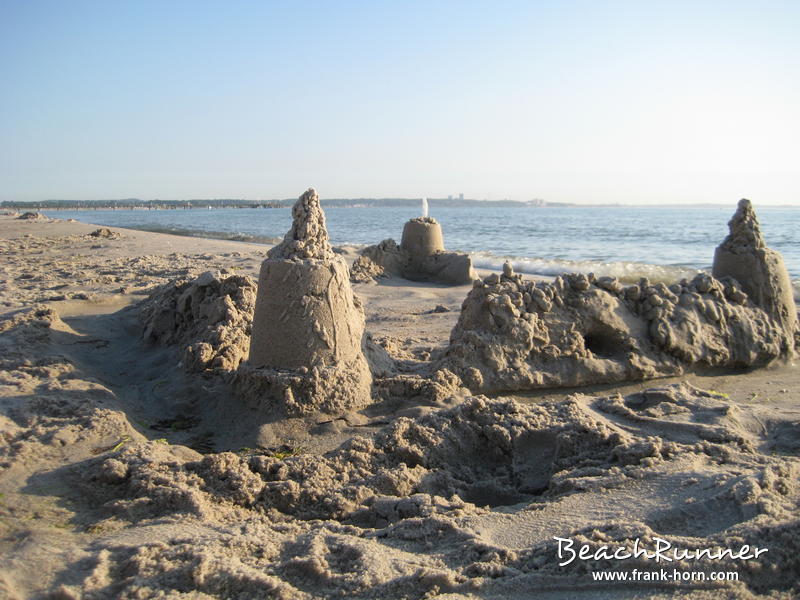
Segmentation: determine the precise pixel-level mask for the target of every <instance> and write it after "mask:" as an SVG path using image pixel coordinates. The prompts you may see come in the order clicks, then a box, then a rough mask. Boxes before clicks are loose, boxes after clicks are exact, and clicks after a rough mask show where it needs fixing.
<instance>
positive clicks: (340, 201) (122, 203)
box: [0, 198, 800, 211]
mask: <svg viewBox="0 0 800 600" xmlns="http://www.w3.org/2000/svg"><path fill="white" fill-rule="evenodd" d="M428 202H429V204H430V205H431V206H432V207H439V208H496V207H510V208H681V209H692V208H700V209H708V208H720V209H728V208H730V207H731V206H732V205H733V202H731V203H724V204H722V203H721V204H715V203H703V204H678V203H673V204H620V203H609V204H576V203H568V202H546V201H544V200H528V201H518V200H474V199H466V198H465V199H463V200H462V199H447V198H428ZM293 203H294V199H282V200H244V199H215V200H139V199H136V198H131V199H122V200H42V201H26V202H15V201H8V200H7V201H3V202H0V209H5V210H22V211H25V210H190V209H192V210H193V209H209V208H211V209H218V208H245V209H253V208H288V207H290V206H291V205H292V204H293ZM419 203H420V199H419V198H331V199H328V200H322V205H323V206H324V207H327V208H398V207H418V206H419ZM759 206H760V208H784V209H797V208H800V206H795V205H789V204H775V205H771V204H761V205H759Z"/></svg>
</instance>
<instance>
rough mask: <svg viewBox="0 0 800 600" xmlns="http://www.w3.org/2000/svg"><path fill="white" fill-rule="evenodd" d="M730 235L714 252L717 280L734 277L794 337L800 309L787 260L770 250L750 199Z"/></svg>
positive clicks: (744, 202)
mask: <svg viewBox="0 0 800 600" xmlns="http://www.w3.org/2000/svg"><path fill="white" fill-rule="evenodd" d="M728 227H729V228H730V233H729V234H728V237H726V238H725V240H724V241H723V242H722V243H721V244H720V245H719V246H717V249H716V251H715V253H714V267H713V274H714V277H716V278H718V279H722V278H723V277H732V278H734V279H735V280H736V281H738V282H739V284H740V285H741V286H742V290H744V292H745V293H746V294H747V295H748V296H749V297H750V299H751V300H752V301H753V303H754V304H756V305H757V306H759V307H761V308H762V309H764V311H766V312H767V314H769V315H771V316H772V317H773V318H774V319H776V320H777V321H778V322H779V323H780V324H781V325H782V326H783V328H784V330H785V331H786V332H787V334H788V335H789V336H790V338H793V337H794V332H795V328H796V327H797V308H796V306H795V303H794V294H793V293H792V284H791V280H790V279H789V273H788V272H787V270H786V265H785V264H784V262H783V257H782V256H781V255H780V254H779V253H778V252H776V251H774V250H770V249H769V248H767V245H766V243H765V242H764V236H762V235H761V228H760V227H759V224H758V218H757V217H756V213H755V211H754V210H753V205H752V204H751V203H750V201H749V200H747V199H742V200H740V201H739V207H738V209H737V210H736V213H735V214H734V215H733V218H732V219H731V220H730V221H729V223H728Z"/></svg>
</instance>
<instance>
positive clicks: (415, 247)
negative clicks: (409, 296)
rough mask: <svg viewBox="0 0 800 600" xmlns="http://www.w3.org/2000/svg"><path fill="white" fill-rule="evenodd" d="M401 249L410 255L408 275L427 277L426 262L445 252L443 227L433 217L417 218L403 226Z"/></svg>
mask: <svg viewBox="0 0 800 600" xmlns="http://www.w3.org/2000/svg"><path fill="white" fill-rule="evenodd" d="M400 248H401V250H404V251H405V252H407V253H408V258H409V261H408V266H407V269H408V274H409V275H412V278H413V275H414V274H417V277H424V276H425V274H426V273H425V271H426V269H425V262H426V261H427V260H428V259H429V258H430V257H431V256H433V255H434V254H436V253H437V252H444V238H443V237H442V226H441V225H439V223H438V222H437V221H436V219H434V218H432V217H417V218H416V219H411V220H410V221H408V222H407V223H406V224H405V225H404V226H403V237H402V238H401V239H400Z"/></svg>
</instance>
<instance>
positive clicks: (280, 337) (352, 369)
mask: <svg viewBox="0 0 800 600" xmlns="http://www.w3.org/2000/svg"><path fill="white" fill-rule="evenodd" d="M292 217H293V223H292V228H291V229H290V230H289V232H288V233H287V234H286V236H285V238H284V240H283V242H281V243H280V244H279V245H277V246H276V247H274V248H273V249H272V250H270V251H269V253H268V254H267V259H266V260H265V261H264V262H263V263H262V264H261V272H260V275H259V280H258V293H257V297H256V305H255V313H254V316H253V331H252V339H251V342H250V356H249V361H248V362H249V365H248V369H250V373H249V375H250V376H248V377H246V378H245V379H247V380H249V383H250V384H253V383H254V382H255V383H256V385H255V388H256V394H255V395H256V396H261V397H260V398H259V399H258V400H259V403H260V404H263V401H264V400H267V399H269V398H270V397H271V398H275V397H277V399H278V401H279V402H280V401H282V402H283V403H284V405H285V408H287V409H288V411H289V412H291V413H311V412H339V411H343V410H348V409H351V408H355V407H358V406H363V405H365V404H367V403H368V402H369V399H370V384H371V376H370V374H369V367H368V365H367V362H366V360H365V358H364V354H363V351H362V337H363V333H364V312H363V309H362V307H361V304H360V302H359V301H358V299H357V298H356V297H355V296H354V295H353V291H352V289H351V287H350V282H349V274H348V269H347V264H346V263H345V262H344V260H343V259H342V258H341V257H339V256H337V255H336V254H335V253H334V252H333V250H332V248H331V245H330V242H329V241H328V232H327V229H326V227H325V215H324V213H323V212H322V208H321V207H320V204H319V196H318V195H317V193H316V191H314V190H313V189H309V190H308V191H307V192H306V193H305V194H303V195H302V196H301V197H300V199H299V200H298V201H297V202H296V203H295V205H294V207H293V208H292ZM248 387H250V388H252V387H253V386H252V385H250V386H248ZM252 392H253V390H252V389H250V390H249V392H248V396H250V397H251V398H252V397H253V393H252Z"/></svg>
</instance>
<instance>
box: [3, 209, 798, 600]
mask: <svg viewBox="0 0 800 600" xmlns="http://www.w3.org/2000/svg"><path fill="white" fill-rule="evenodd" d="M720 241H721V240H720ZM268 249H269V248H268V247H267V246H263V245H259V244H248V243H243V242H231V241H221V240H212V239H201V238H191V237H178V236H170V235H165V234H156V233H147V232H141V231H134V230H126V229H119V228H111V229H108V228H101V227H99V226H95V225H88V224H83V223H78V222H68V221H62V220H54V219H52V220H51V219H44V220H31V221H27V220H20V219H18V218H17V217H16V215H11V214H7V215H2V216H0V254H1V255H2V260H1V261H0V432H2V436H0V596H3V597H8V598H156V597H158V598H265V597H270V598H273V597H274V598H285V599H301V598H333V597H346V598H365V599H366V598H441V599H445V598H446V599H455V598H475V599H477V598H481V599H484V598H485V599H500V598H503V599H506V598H510V599H513V598H520V599H521V598H530V597H534V595H535V597H537V598H538V597H541V598H558V599H567V598H672V597H691V598H721V597H724V598H787V599H788V598H795V597H797V596H798V594H800V587H798V586H799V585H800V584H799V583H798V581H800V558H799V557H800V542H798V539H800V535H799V534H800V521H799V520H798V517H800V508H798V501H799V500H800V488H799V487H798V483H797V482H798V467H799V466H800V462H798V453H800V406H799V405H798V390H800V377H799V376H798V370H797V367H796V366H795V364H794V362H793V359H789V360H777V361H766V362H769V364H768V365H767V366H764V367H761V368H743V367H742V368H731V367H727V366H720V367H716V368H708V369H688V370H687V374H683V373H681V372H679V371H680V370H679V369H677V367H674V366H673V363H671V362H670V363H669V369H667V368H662V369H661V370H659V369H658V368H655V369H651V371H652V373H653V374H654V377H653V378H649V379H643V378H638V379H635V378H634V379H633V380H629V379H628V380H626V379H625V377H627V375H628V374H629V373H630V372H633V371H630V370H629V371H625V372H620V373H621V375H620V376H619V377H618V379H619V381H614V380H613V379H614V377H612V376H611V375H614V376H615V374H614V373H613V372H611V371H609V373H611V375H610V376H609V381H606V382H602V383H596V382H595V383H588V384H586V385H566V384H565V385H564V386H561V387H559V388H553V387H549V386H548V385H547V384H546V381H545V383H543V384H541V385H523V384H521V383H520V384H519V385H517V382H518V381H523V382H528V383H530V381H531V379H530V377H529V378H528V379H524V377H523V375H524V368H523V367H524V365H523V366H521V367H519V369H518V372H519V373H523V375H519V378H518V379H515V380H513V381H512V382H511V384H509V381H511V380H509V379H508V377H506V379H502V378H500V376H499V375H498V381H497V382H493V380H491V381H490V379H489V377H488V376H487V375H486V373H489V372H491V367H487V369H488V370H487V371H486V372H485V373H484V374H483V375H482V376H481V382H482V383H481V384H480V385H483V386H484V388H485V389H486V390H487V391H486V393H485V394H484V395H478V394H477V393H476V387H475V386H473V385H469V381H468V378H467V377H465V376H463V377H459V376H456V375H453V373H451V372H450V371H447V369H445V368H444V367H443V366H442V365H445V366H448V365H453V366H452V369H453V372H454V373H455V372H458V369H457V368H458V367H459V365H460V363H459V362H458V361H459V360H462V359H461V358H459V357H461V356H463V354H456V353H455V350H453V348H457V349H458V348H461V346H457V345H458V344H462V346H463V345H464V344H466V343H467V342H466V341H464V340H466V339H467V338H466V336H462V337H458V336H455V335H454V337H453V340H452V343H451V334H452V333H453V331H454V328H457V327H459V326H460V325H459V323H460V317H461V315H462V305H463V307H464V311H465V314H466V313H468V312H469V310H468V303H467V302H465V299H466V298H467V297H468V295H470V296H469V297H476V294H478V293H479V292H476V291H474V290H475V289H478V287H479V286H473V284H467V285H442V284H437V283H419V282H411V281H408V280H405V279H402V278H400V277H386V278H378V279H377V280H375V281H367V282H363V283H353V284H352V291H353V294H354V297H355V300H353V302H355V305H356V307H363V315H364V328H365V334H364V340H365V341H364V353H365V357H366V361H367V362H368V363H369V364H368V368H369V376H370V377H371V388H370V391H369V394H370V397H369V399H368V401H366V402H365V401H360V404H359V403H353V404H352V405H345V404H342V405H341V406H345V408H343V409H341V410H339V411H338V412H336V411H333V410H332V409H331V410H327V411H325V410H323V411H317V412H313V411H312V412H306V413H304V412H303V411H302V410H299V411H295V412H294V413H292V412H291V411H289V412H286V411H284V412H281V411H278V410H277V409H275V408H274V407H273V406H272V405H269V406H266V405H264V403H262V402H260V401H259V399H258V398H257V397H256V396H257V394H255V392H252V390H253V389H260V388H258V387H257V386H258V385H262V383H258V381H257V380H255V379H253V377H254V375H252V374H250V375H248V372H247V371H246V369H244V367H242V366H241V365H243V364H244V362H245V359H246V357H247V354H246V346H247V344H249V336H250V327H251V325H250V324H251V322H252V319H253V316H252V311H253V306H254V303H255V301H256V282H257V281H258V277H259V268H260V266H261V263H262V261H264V259H265V258H266V253H267V250H268ZM333 255H335V256H333V258H331V260H339V259H343V260H344V261H345V263H346V264H347V265H352V263H353V262H354V261H355V260H356V259H357V257H358V253H357V251H356V249H355V248H352V247H343V248H334V249H333ZM477 275H478V276H479V277H481V278H484V281H488V282H489V283H488V284H483V285H488V286H491V285H494V284H493V283H492V281H494V280H493V279H492V278H496V279H497V281H498V282H499V283H497V285H500V284H502V283H503V280H501V275H500V274H499V273H491V272H489V271H478V273H477ZM506 278H507V279H508V281H511V279H512V278H511V275H510V274H507V277H506ZM514 281H516V283H515V284H514V285H518V286H519V289H520V290H523V288H524V289H530V290H534V289H537V290H538V289H544V290H545V291H547V290H548V289H550V288H546V287H541V288H537V287H536V285H540V286H546V285H557V284H555V283H551V282H552V278H550V279H547V280H545V279H539V280H537V282H538V283H536V282H535V285H533V287H531V284H530V283H526V282H528V281H530V278H527V277H526V278H525V279H524V280H523V279H522V278H520V279H519V280H518V281H517V280H514ZM601 283H602V282H601ZM575 285H576V286H577V285H578V284H577V283H576V284H575ZM586 285H587V288H588V287H589V284H588V283H587V284H586ZM592 285H593V286H595V287H597V286H596V285H595V284H594V283H592ZM604 285H605V284H604ZM525 286H528V287H525ZM492 289H493V288H491V287H489V288H487V290H488V291H486V292H481V293H485V294H488V295H491V294H492V293H493V292H492V291H491V290H492ZM591 289H592V290H594V287H592V288H591ZM479 291H480V290H479ZM735 291H736V290H734V292H735ZM729 292H730V290H728V291H726V293H729ZM548 293H550V292H548ZM564 293H565V294H566V293H567V292H564ZM569 293H573V292H569ZM575 293H577V292H575ZM542 294H544V292H542ZM667 294H668V292H667ZM729 295H730V294H729ZM619 296H620V298H623V297H624V293H623V292H620V293H619ZM543 297H544V296H543ZM720 297H721V292H720ZM187 298H191V299H192V300H191V302H189V301H188V300H187ZM550 300H552V301H553V303H554V304H557V301H555V300H553V297H552V295H551V296H550ZM723 300H724V299H723ZM723 300H721V301H720V302H723ZM544 301H545V300H542V302H544ZM526 302H528V303H530V302H531V300H530V299H528V300H526ZM655 302H656V301H653V304H654V305H655ZM659 302H661V301H660V300H659ZM743 302H744V301H743ZM170 303H171V304H170ZM548 303H549V301H548ZM723 303H724V302H723ZM729 304H731V305H732V306H733V304H734V303H733V302H731V303H729ZM740 304H741V303H740ZM176 306H177V308H175V307H176ZM676 306H678V304H677V301H676ZM726 306H727V304H726ZM736 306H739V305H736ZM736 306H734V307H733V308H731V309H730V310H731V315H732V316H730V317H729V320H730V321H731V322H739V321H738V319H740V317H739V316H738V315H740V313H741V314H744V313H743V312H742V311H744V310H745V309H747V308H748V305H747V304H746V302H745V303H744V304H741V306H742V307H743V308H737V307H736ZM164 307H171V308H169V310H167V309H165V308H164ZM734 309H735V310H734ZM358 310H362V308H358ZM508 310H514V311H515V310H516V309H512V308H509V309H508ZM553 310H554V311H555V310H556V309H555V308H554V309H553ZM709 310H711V309H709ZM714 310H716V309H714ZM726 310H727V309H726ZM198 311H199V312H198ZM548 311H549V308H548ZM736 311H739V312H736ZM523 312H524V311H523ZM545 312H546V314H547V315H552V314H554V312H547V311H545ZM167 313H169V314H173V313H174V314H176V315H180V319H178V317H175V318H174V319H173V320H171V321H170V322H169V323H168V324H165V323H164V315H165V314H167ZM498 314H499V313H498ZM514 314H516V312H515V313H514ZM542 314H545V313H542ZM198 315H200V316H198ZM467 316H468V315H467ZM170 318H172V317H170ZM466 318H467V317H466V316H465V317H464V319H466ZM498 318H499V317H498ZM519 318H520V319H522V318H521V317H519ZM545 318H551V319H555V317H546V316H542V317H541V319H542V321H541V322H542V323H544V322H545V321H544V319H545ZM528 320H529V321H530V322H533V321H532V320H531V318H529V319H528ZM709 322H710V321H709ZM205 323H208V326H206V325H205ZM548 326H549V327H550V328H551V331H552V330H554V329H553V328H554V327H555V325H552V324H550V325H548ZM726 335H727V334H726ZM730 335H732V336H733V335H734V334H730ZM737 335H738V334H737ZM586 337H587V339H588V335H587V336H586ZM359 339H360V336H359ZM730 339H733V338H730ZM736 339H738V338H736ZM243 340H244V341H243ZM278 342H279V341H276V342H274V343H278ZM203 344H204V345H203ZM243 344H244V346H243ZM587 346H588V342H587ZM602 350H603V348H601V347H600V346H597V348H593V349H592V351H593V352H594V354H596V355H598V356H600V355H602ZM459 351H461V350H459ZM562 351H563V350H562ZM654 352H655V351H654ZM659 352H661V350H659ZM764 352H767V350H764ZM663 353H664V352H662V354H663ZM589 356H590V357H591V356H592V352H589ZM654 356H656V354H654ZM660 356H661V355H658V356H657V358H654V359H653V361H654V364H661V363H658V361H659V360H662V359H661V358H659V357H660ZM501 358H502V360H509V361H510V360H511V359H510V358H508V357H501ZM611 358H614V360H616V358H615V357H611ZM734 358H735V357H734ZM734 358H731V359H730V360H731V361H734ZM497 360H501V359H500V358H498V359H497ZM542 360H543V361H544V362H543V363H542V364H546V365H549V364H551V363H549V362H547V361H546V360H545V359H542ZM597 360H599V359H597ZM609 360H611V359H610V358H609ZM664 360H666V359H664ZM670 360H672V359H670ZM726 360H727V359H726ZM736 360H738V359H736ZM759 360H760V359H759ZM448 361H449V362H448ZM734 362H735V361H734ZM476 364H477V363H476ZM587 364H588V363H587ZM720 364H722V363H721V362H720ZM731 364H733V363H731ZM478 366H480V365H478ZM590 366H591V365H590ZM646 366H647V365H646ZM531 368H533V367H531ZM587 368H588V367H587ZM604 368H606V367H604ZM637 368H639V369H641V370H640V371H637V372H642V373H643V372H646V370H645V368H644V367H640V366H639V365H638V363H637ZM670 369H671V370H672V372H671V371H670ZM689 371H692V372H689ZM498 372H499V371H498ZM647 372H649V371H647ZM591 373H596V371H591ZM674 373H677V374H674ZM451 375H452V377H451ZM623 375H624V376H625V377H623ZM248 377H249V379H248ZM584 379H588V376H587V377H586V378H584ZM254 381H255V383H254ZM565 381H566V380H565ZM581 381H582V380H581ZM576 382H578V383H579V381H578V380H577V379H576ZM490 383H492V385H495V383H496V387H497V386H501V385H503V386H506V389H514V390H515V391H512V392H509V391H504V392H496V391H494V389H493V388H492V389H489V387H490ZM263 385H277V384H275V383H274V382H273V380H269V381H268V382H267V383H263ZM287 385H288V384H287ZM292 385H294V384H292ZM480 385H478V386H477V388H480ZM515 385H516V386H517V387H516V389H515V388H514V386H515ZM254 386H255V387H254ZM468 388H473V390H472V391H470V389H468ZM270 389H271V388H270ZM287 389H289V388H287ZM291 389H296V388H291ZM243 390H244V391H243ZM478 391H481V390H480V389H478ZM254 394H255V395H254ZM337 401H338V400H337ZM331 406H334V405H331ZM335 406H339V405H335ZM556 538H561V540H562V541H561V542H559V541H558V540H557V539H556ZM634 544H638V545H639V546H641V547H642V548H646V549H647V550H648V551H652V550H653V549H654V548H655V547H657V546H659V545H661V546H660V547H662V548H666V546H665V545H669V546H670V548H672V549H685V550H686V552H684V554H683V556H682V557H678V558H676V557H675V556H674V555H672V554H670V552H672V550H669V552H667V551H666V550H665V552H664V555H665V556H668V557H669V559H670V560H666V559H663V560H660V561H656V560H655V559H654V558H652V557H650V558H648V557H647V556H646V555H643V556H628V557H623V554H624V553H621V554H617V555H616V557H614V556H612V554H613V553H614V551H615V550H616V549H617V548H622V547H625V548H632V547H633V546H634ZM581 546H584V547H585V548H586V550H585V552H584V554H583V555H582V556H581V557H580V558H577V557H575V558H574V560H570V552H569V549H570V548H571V549H574V550H575V552H577V551H578V549H579V548H580V547H581ZM744 546H747V547H748V549H746V550H745V549H743V547H744ZM559 549H561V550H562V556H561V557H559V555H558V551H559ZM702 549H706V550H707V552H708V553H707V554H706V556H705V557H701V558H699V559H696V560H695V559H693V558H692V552H696V551H698V550H702ZM720 549H723V550H724V549H728V550H729V552H728V553H727V555H725V554H724V553H723V555H722V556H719V557H716V558H714V557H713V553H714V552H718V551H719V550H720ZM753 549H766V550H767V551H766V552H762V553H760V554H759V555H758V556H755V554H757V553H756V552H755V550H753ZM709 555H712V558H709ZM662 570H664V571H665V572H666V571H668V572H669V573H668V574H669V577H670V579H663V578H662V579H657V577H662V574H661V572H662ZM633 572H636V573H638V576H637V577H639V578H638V579H633V577H634V575H630V574H631V573H633ZM597 573H604V574H606V575H604V577H607V576H608V574H613V573H617V574H620V573H627V574H628V575H627V577H630V578H631V579H629V580H625V581H623V580H613V579H612V580H598V579H597V576H596V574H597ZM675 573H679V575H677V580H676V575H675ZM698 573H699V574H702V577H701V575H698ZM717 573H726V574H731V573H733V574H735V577H730V576H729V577H727V579H728V580H722V581H717V580H716V579H712V574H717ZM730 579H733V580H730Z"/></svg>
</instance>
